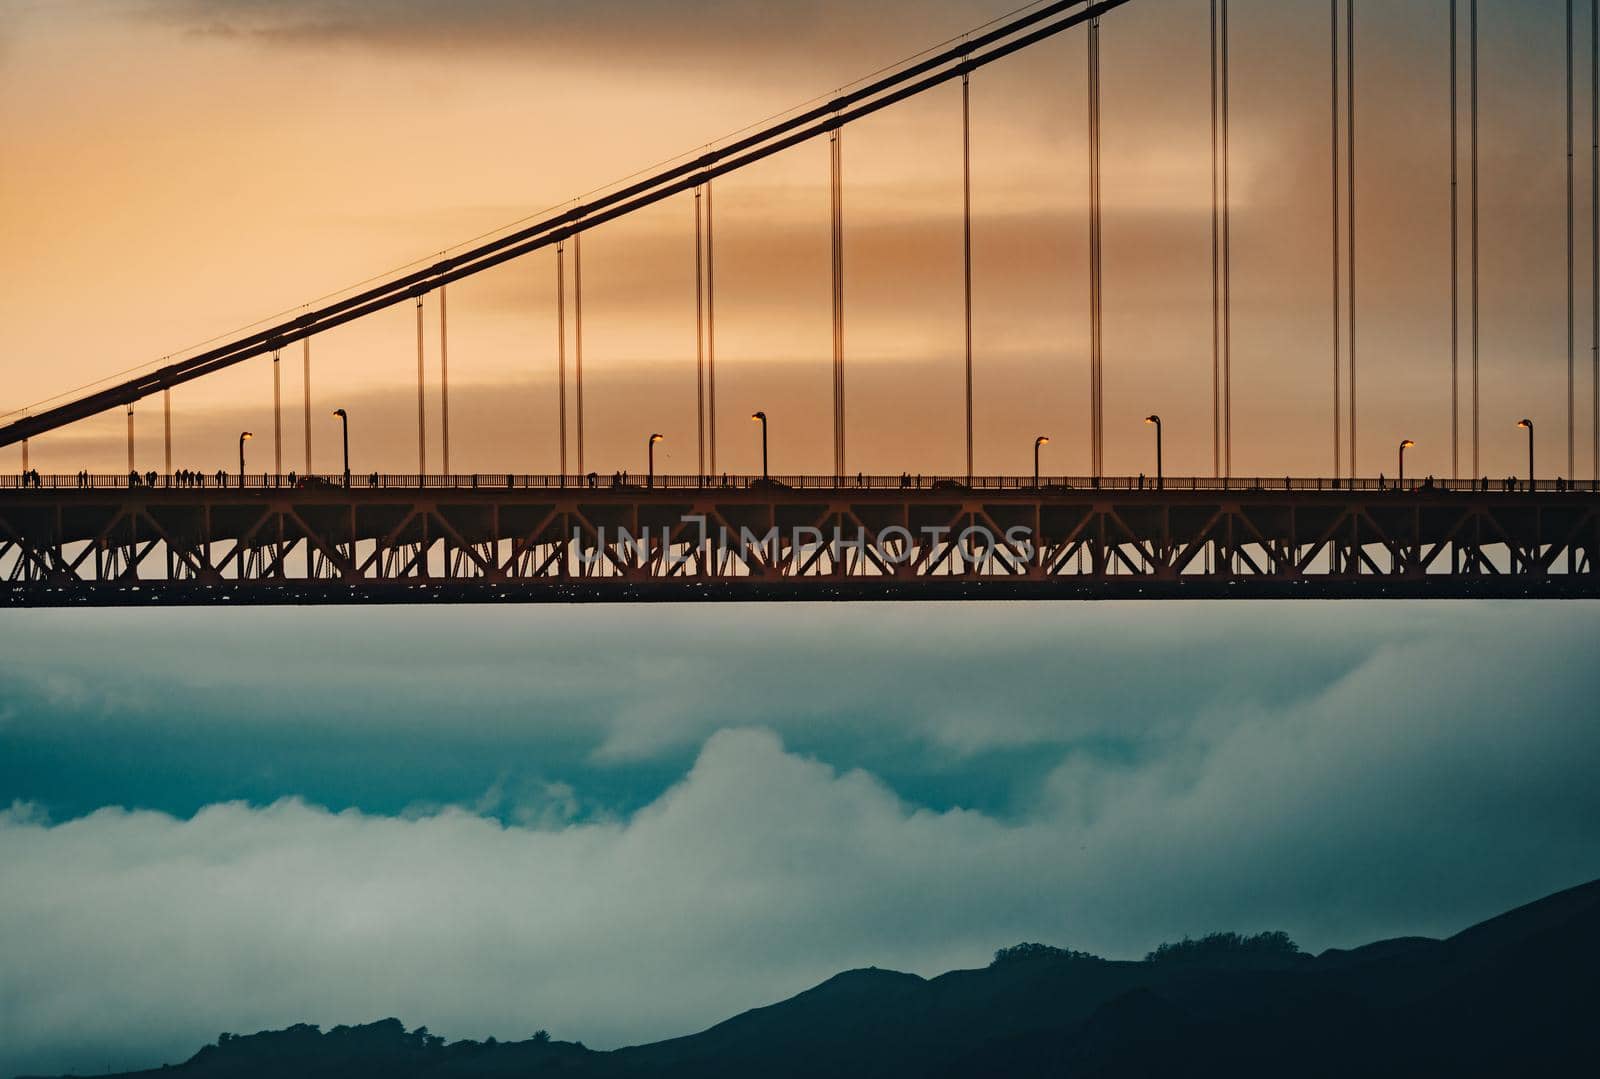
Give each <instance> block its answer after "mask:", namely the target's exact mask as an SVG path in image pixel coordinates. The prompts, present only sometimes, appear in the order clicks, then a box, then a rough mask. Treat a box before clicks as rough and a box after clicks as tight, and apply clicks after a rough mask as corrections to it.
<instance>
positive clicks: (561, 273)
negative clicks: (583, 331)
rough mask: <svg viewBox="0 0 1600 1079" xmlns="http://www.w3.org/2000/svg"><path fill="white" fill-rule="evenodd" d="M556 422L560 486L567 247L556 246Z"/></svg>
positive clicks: (564, 450) (563, 477) (563, 453)
mask: <svg viewBox="0 0 1600 1079" xmlns="http://www.w3.org/2000/svg"><path fill="white" fill-rule="evenodd" d="M556 411H557V414H558V419H557V421H556V431H557V436H558V437H559V438H560V440H561V485H562V486H563V487H565V486H566V482H567V480H566V477H567V245H566V244H565V243H558V244H556Z"/></svg>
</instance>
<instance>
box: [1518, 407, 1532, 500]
mask: <svg viewBox="0 0 1600 1079" xmlns="http://www.w3.org/2000/svg"><path fill="white" fill-rule="evenodd" d="M1517 426H1518V427H1526V428H1527V429H1528V490H1530V491H1531V490H1533V421H1532V420H1528V419H1522V420H1518V421H1517Z"/></svg>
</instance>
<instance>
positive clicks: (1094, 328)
mask: <svg viewBox="0 0 1600 1079" xmlns="http://www.w3.org/2000/svg"><path fill="white" fill-rule="evenodd" d="M1088 45H1089V63H1088V74H1089V94H1088V98H1089V459H1090V469H1091V475H1094V476H1096V477H1098V476H1099V475H1101V473H1102V471H1103V461H1102V449H1103V447H1104V438H1103V432H1102V431H1101V429H1100V425H1101V419H1102V416H1101V408H1100V397H1101V391H1100V379H1101V368H1100V280H1101V278H1100V20H1099V18H1092V19H1090V20H1089V32H1088Z"/></svg>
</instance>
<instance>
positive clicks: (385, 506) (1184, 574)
mask: <svg viewBox="0 0 1600 1079" xmlns="http://www.w3.org/2000/svg"><path fill="white" fill-rule="evenodd" d="M45 479H46V478H43V477H41V483H40V486H39V487H37V488H35V487H28V488H20V489H19V488H13V489H10V490H6V491H4V492H0V567H4V566H9V581H8V582H7V583H6V585H5V586H4V589H3V591H0V596H3V597H4V600H5V601H6V602H9V603H12V604H37V605H66V604H120V605H139V604H156V603H213V602H235V603H238V602H247V603H324V602H326V603H335V602H345V603H348V602H421V601H429V600H440V601H449V602H461V601H482V602H503V601H556V602H563V601H566V602H570V601H604V600H630V601H639V600H752V599H763V600H826V599H913V598H929V599H951V598H961V599H982V598H996V599H1024V598H1026V599H1050V598H1101V599H1113V598H1121V599H1154V598H1293V597H1344V598H1381V597H1426V598H1447V597H1506V598H1510V597H1535V598H1538V597H1597V596H1600V572H1597V569H1596V566H1597V561H1596V558H1597V554H1600V512H1597V511H1600V495H1597V494H1596V493H1594V492H1580V491H1574V490H1568V489H1565V488H1566V484H1565V483H1561V484H1556V483H1549V484H1541V485H1539V486H1538V488H1537V489H1535V490H1527V489H1525V488H1526V485H1521V488H1520V489H1517V490H1507V489H1506V488H1507V487H1508V486H1510V485H1509V484H1507V483H1501V484H1491V485H1490V486H1491V487H1492V488H1495V489H1491V490H1483V489H1481V486H1480V487H1479V489H1466V490H1451V489H1446V488H1441V487H1439V486H1438V485H1436V484H1421V485H1415V484H1414V485H1412V486H1411V487H1410V488H1408V489H1406V490H1396V489H1394V488H1393V487H1392V486H1390V485H1387V484H1385V485H1383V486H1381V487H1380V485H1379V484H1377V483H1374V482H1368V481H1336V480H1304V479H1302V480H1292V479H1283V478H1280V479H1278V480H1276V481H1268V480H1243V481H1241V480H1228V481H1219V480H1213V479H1198V478H1194V479H1190V478H1182V479H1180V478H1170V477H1169V478H1167V479H1166V480H1165V481H1164V482H1163V485H1162V487H1161V488H1160V489H1157V487H1156V484H1155V482H1154V481H1150V480H1144V479H1127V478H1115V479H1113V478H1107V477H1101V478H1099V479H1095V478H1092V477H1091V478H1078V479H1070V480H1069V479H1059V478H1058V479H1052V478H1049V477H1045V478H1042V479H1041V480H1040V481H1039V482H1038V483H1035V481H1034V479H1033V477H1025V478H1024V477H978V478H974V479H973V480H972V481H971V482H968V481H966V480H965V479H956V478H948V477H947V478H934V477H926V476H924V477H912V476H894V477H866V476H862V477H859V478H854V477H853V478H850V479H847V480H845V481H843V482H842V483H841V482H840V481H837V480H835V479H834V478H832V477H820V478H819V477H802V476H789V477H772V478H767V479H762V478H759V477H720V476H719V477H676V476H674V477H651V478H650V479H649V481H648V482H649V485H648V486H646V485H645V484H643V483H638V482H628V483H624V482H622V481H621V480H620V477H608V478H604V479H601V478H598V477H594V478H591V477H587V476H585V477H579V476H570V477H564V478H563V477H554V476H519V475H496V476H483V475H479V476H450V477H444V476H430V477H427V478H426V480H425V482H421V483H419V478H418V477H416V476H379V475H375V474H369V475H366V476H358V477H352V478H351V479H350V482H349V485H348V486H346V484H345V480H344V478H343V477H318V478H316V479H315V480H314V481H312V482H311V483H310V484H305V483H304V481H300V485H298V486H293V487H290V486H286V485H285V484H284V482H283V480H281V479H280V478H278V477H273V476H263V475H260V474H255V475H251V476H248V477H246V478H245V481H244V482H243V483H242V484H241V483H240V479H239V477H237V476H228V477H225V478H224V479H223V482H224V483H225V484H226V486H223V487H220V488H219V487H218V486H217V478H216V477H212V478H211V479H210V481H209V485H208V486H205V487H199V486H169V485H167V484H166V483H165V481H163V480H162V479H161V478H159V477H158V478H157V484H156V486H153V487H152V486H150V485H148V483H147V482H141V484H140V485H139V486H129V485H128V483H127V481H126V480H123V481H122V482H121V484H120V485H118V486H114V487H113V486H98V485H97V484H99V483H102V482H107V483H108V482H109V478H100V477H49V478H48V481H49V482H48V483H47V482H44V481H45Z"/></svg>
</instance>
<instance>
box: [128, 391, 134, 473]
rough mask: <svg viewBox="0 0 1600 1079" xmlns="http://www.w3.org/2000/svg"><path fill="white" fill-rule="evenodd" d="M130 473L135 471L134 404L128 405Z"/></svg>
mask: <svg viewBox="0 0 1600 1079" xmlns="http://www.w3.org/2000/svg"><path fill="white" fill-rule="evenodd" d="M128 471H129V472H132V471H133V403H132V402H131V401H130V402H129V403H128Z"/></svg>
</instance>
